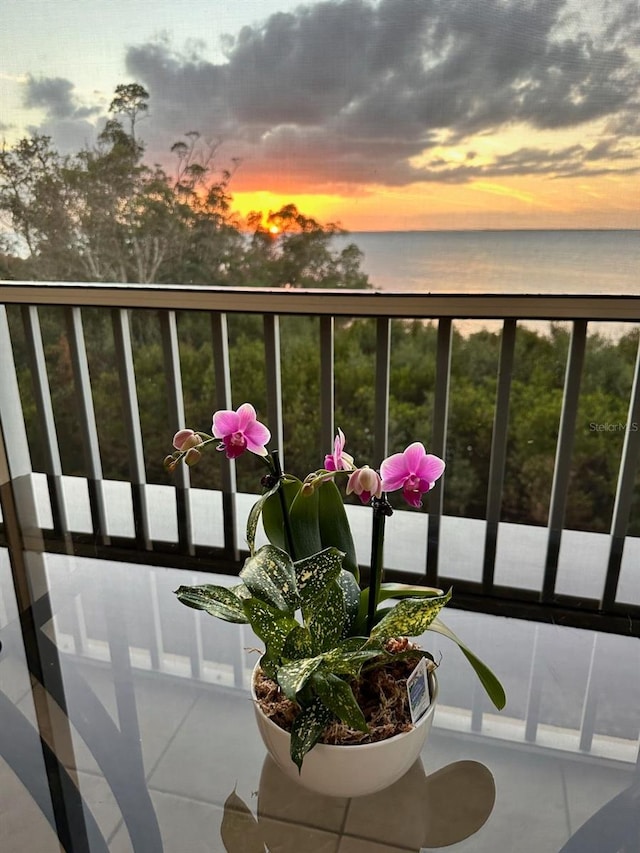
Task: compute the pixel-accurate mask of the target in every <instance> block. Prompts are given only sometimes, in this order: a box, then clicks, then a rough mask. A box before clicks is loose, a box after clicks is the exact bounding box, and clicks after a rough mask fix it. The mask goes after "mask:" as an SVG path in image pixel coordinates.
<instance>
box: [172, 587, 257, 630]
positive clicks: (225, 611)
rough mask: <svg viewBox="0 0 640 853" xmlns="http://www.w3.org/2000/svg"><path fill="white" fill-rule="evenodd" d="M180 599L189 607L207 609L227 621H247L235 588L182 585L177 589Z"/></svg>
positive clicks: (176, 592)
mask: <svg viewBox="0 0 640 853" xmlns="http://www.w3.org/2000/svg"><path fill="white" fill-rule="evenodd" d="M175 594H176V595H177V596H178V600H179V601H181V602H182V603H183V604H186V605H187V607H193V608H195V609H196V610H205V611H206V612H207V613H210V614H211V615H212V616H217V617H218V619H224V621H225V622H240V623H243V622H246V621H247V619H246V616H245V614H244V610H243V609H242V600H241V599H240V598H239V596H238V595H237V594H236V592H235V589H229V588H228V587H224V586H215V585H214V584H203V585H202V586H181V587H178V589H177V590H176V591H175Z"/></svg>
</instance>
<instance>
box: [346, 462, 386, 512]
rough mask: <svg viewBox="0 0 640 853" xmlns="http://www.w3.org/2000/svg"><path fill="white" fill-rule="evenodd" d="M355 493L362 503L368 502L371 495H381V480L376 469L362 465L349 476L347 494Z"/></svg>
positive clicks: (377, 496)
mask: <svg viewBox="0 0 640 853" xmlns="http://www.w3.org/2000/svg"><path fill="white" fill-rule="evenodd" d="M352 493H353V494H356V495H358V497H359V498H360V500H361V501H362V503H363V504H368V503H369V501H370V500H371V498H372V497H376V498H379V497H380V496H381V495H382V480H381V479H380V475H379V474H378V472H377V471H374V470H373V468H369V466H368V465H364V466H363V467H362V468H358V469H357V470H356V471H354V472H353V474H351V475H350V476H349V480H348V482H347V494H348V495H350V494H352Z"/></svg>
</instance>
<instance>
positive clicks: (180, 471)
mask: <svg viewBox="0 0 640 853" xmlns="http://www.w3.org/2000/svg"><path fill="white" fill-rule="evenodd" d="M159 317H160V333H161V335H162V351H163V355H164V372H165V379H166V389H167V405H168V412H169V424H170V425H171V429H173V430H175V431H176V432H177V431H178V430H179V429H182V428H183V427H184V425H185V415H184V398H183V395H182V374H181V371H180V351H179V348H178V328H177V323H176V315H175V311H160V312H159ZM174 483H175V489H176V510H177V513H178V543H179V546H180V550H181V551H182V552H183V553H188V554H193V553H194V547H193V535H192V534H193V525H192V520H191V501H190V496H189V485H190V478H189V469H188V467H187V466H186V465H178V467H177V468H176V470H175V472H174Z"/></svg>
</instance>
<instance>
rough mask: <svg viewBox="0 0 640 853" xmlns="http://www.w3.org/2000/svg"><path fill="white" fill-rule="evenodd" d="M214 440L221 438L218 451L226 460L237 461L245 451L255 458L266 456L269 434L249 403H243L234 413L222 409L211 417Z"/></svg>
mask: <svg viewBox="0 0 640 853" xmlns="http://www.w3.org/2000/svg"><path fill="white" fill-rule="evenodd" d="M212 431H213V436H214V438H221V439H222V443H221V444H219V445H218V450H224V452H225V454H226V456H227V458H228V459H237V457H238V456H240V455H241V454H242V453H244V451H245V450H250V451H251V453H255V454H256V455H257V456H266V455H267V448H266V447H265V445H266V444H267V442H268V441H269V440H270V438H271V433H270V432H269V430H268V429H267V428H266V426H265V425H264V424H261V423H260V421H259V420H258V419H257V417H256V410H255V409H254V408H253V406H252V405H251V403H243V404H242V405H241V406H240V407H239V408H238V410H237V411H236V412H234V411H230V410H229V409H223V410H221V411H219V412H216V413H215V414H214V416H213V426H212Z"/></svg>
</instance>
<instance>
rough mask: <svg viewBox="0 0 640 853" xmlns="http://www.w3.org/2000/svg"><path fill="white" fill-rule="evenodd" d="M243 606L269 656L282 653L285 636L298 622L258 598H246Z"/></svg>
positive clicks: (276, 655)
mask: <svg viewBox="0 0 640 853" xmlns="http://www.w3.org/2000/svg"><path fill="white" fill-rule="evenodd" d="M243 607H244V612H245V614H246V617H247V620H248V621H249V622H250V623H251V627H252V628H253V630H254V631H255V633H256V634H257V635H258V636H259V637H260V639H261V640H262V642H263V643H264V644H265V646H266V649H267V653H268V655H269V657H270V658H271V659H272V660H276V659H277V658H279V656H280V654H281V653H282V649H283V647H284V644H285V643H286V641H287V637H288V636H289V634H290V633H291V632H292V631H293V630H295V628H297V627H298V623H297V622H296V620H295V619H294V618H293V616H290V615H289V614H288V613H285V612H284V611H283V610H278V608H276V607H272V606H271V605H270V604H267V603H266V602H264V601H261V600H260V599H259V598H248V599H246V600H245V601H244V602H243Z"/></svg>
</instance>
